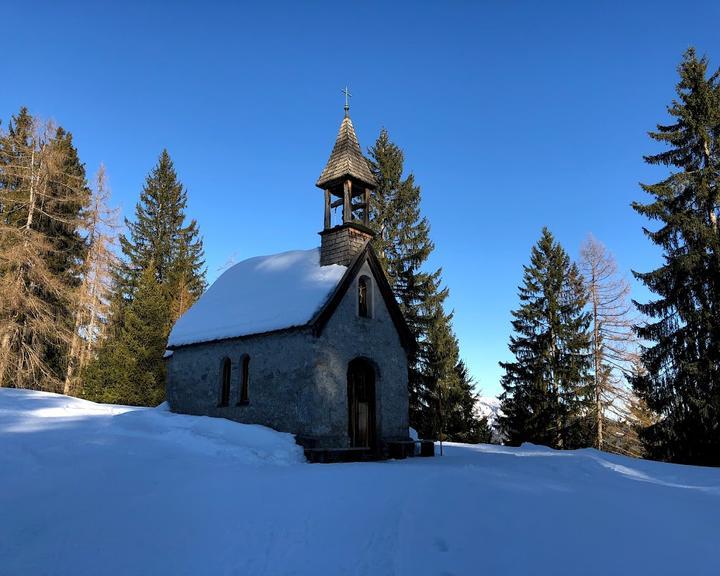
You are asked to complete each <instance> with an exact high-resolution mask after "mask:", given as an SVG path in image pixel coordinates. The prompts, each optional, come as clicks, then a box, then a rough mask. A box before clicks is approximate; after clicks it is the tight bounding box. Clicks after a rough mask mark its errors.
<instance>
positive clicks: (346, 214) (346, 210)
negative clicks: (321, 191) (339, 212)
mask: <svg viewBox="0 0 720 576" xmlns="http://www.w3.org/2000/svg"><path fill="white" fill-rule="evenodd" d="M351 202H352V182H351V181H350V180H345V184H344V186H343V224H344V223H345V222H350V221H351V220H352V212H351V211H350V203H351Z"/></svg>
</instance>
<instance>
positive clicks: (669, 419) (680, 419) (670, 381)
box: [633, 49, 720, 465]
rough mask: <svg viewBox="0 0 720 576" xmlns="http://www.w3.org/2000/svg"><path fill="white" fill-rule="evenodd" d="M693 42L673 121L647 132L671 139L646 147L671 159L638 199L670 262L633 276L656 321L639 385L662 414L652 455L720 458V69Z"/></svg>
mask: <svg viewBox="0 0 720 576" xmlns="http://www.w3.org/2000/svg"><path fill="white" fill-rule="evenodd" d="M707 69H708V62H707V59H706V58H704V57H703V58H700V59H698V57H697V55H696V54H695V51H694V50H693V49H690V50H688V51H687V52H686V53H685V55H684V57H683V60H682V63H681V64H680V66H679V68H678V72H679V75H680V81H679V82H678V84H677V88H676V91H677V99H675V100H673V102H672V104H671V105H670V106H669V107H668V113H669V114H670V116H672V117H673V123H672V124H667V125H662V124H661V125H658V126H657V130H656V131H654V132H650V137H651V138H652V139H653V140H655V141H657V142H661V143H663V144H666V145H667V146H668V147H669V149H668V150H666V151H664V152H661V153H659V154H653V155H650V156H646V157H645V161H646V162H647V163H649V164H652V165H664V166H668V167H670V168H672V169H673V171H672V172H671V173H670V175H669V176H668V177H667V178H665V179H664V180H662V181H660V182H658V183H656V184H643V185H642V188H643V190H644V191H645V192H647V193H648V194H650V196H652V199H651V201H650V202H649V203H647V204H642V203H640V202H635V203H633V208H634V209H635V210H636V211H637V212H639V213H640V214H642V215H644V216H646V217H648V218H649V219H650V220H656V221H658V222H659V223H660V227H659V228H658V229H657V230H655V231H651V230H648V229H645V234H646V235H647V236H648V237H649V238H650V240H651V241H652V242H653V243H654V244H656V245H658V246H659V247H660V248H661V249H662V252H663V258H664V263H663V265H662V266H660V267H659V268H657V269H656V270H653V271H651V272H645V273H640V272H636V273H635V276H636V277H637V278H638V279H639V280H640V281H642V282H643V283H644V284H645V285H646V286H647V287H648V288H649V289H650V290H651V291H652V292H654V293H655V294H656V295H657V298H656V299H655V300H651V301H650V302H648V303H645V304H637V305H638V308H639V310H640V311H641V312H642V313H643V314H645V315H647V316H649V317H650V318H651V319H653V320H654V321H649V322H648V323H646V324H644V325H640V326H638V328H637V332H638V335H639V336H640V337H641V338H642V339H644V340H646V341H648V342H649V343H650V344H649V345H648V346H647V347H645V348H643V350H642V353H641V357H642V362H643V365H644V367H645V368H646V372H644V373H641V374H639V375H638V376H636V377H635V378H634V379H633V386H634V389H635V390H636V391H637V393H638V395H639V396H640V398H641V399H643V400H644V401H646V402H647V405H648V407H649V408H650V409H651V410H653V411H655V412H657V413H658V414H659V417H660V419H659V421H658V422H657V423H656V424H655V425H653V426H650V427H649V428H647V429H646V430H644V431H643V433H642V439H643V441H644V443H645V447H646V449H647V450H648V452H649V454H650V455H651V456H652V457H653V458H661V459H667V460H671V461H674V462H684V463H694V464H710V465H720V224H719V220H720V82H719V80H720V71H719V72H715V73H714V74H712V75H711V76H708V71H707Z"/></svg>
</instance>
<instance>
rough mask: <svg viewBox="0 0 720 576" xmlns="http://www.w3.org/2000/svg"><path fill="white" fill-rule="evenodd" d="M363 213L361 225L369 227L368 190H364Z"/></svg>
mask: <svg viewBox="0 0 720 576" xmlns="http://www.w3.org/2000/svg"><path fill="white" fill-rule="evenodd" d="M364 200H365V212H364V213H363V224H365V226H370V188H365V198H364Z"/></svg>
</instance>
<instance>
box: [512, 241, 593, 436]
mask: <svg viewBox="0 0 720 576" xmlns="http://www.w3.org/2000/svg"><path fill="white" fill-rule="evenodd" d="M523 268H524V274H523V285H522V286H520V287H519V289H518V290H519V297H520V307H519V308H518V309H517V310H514V311H513V312H512V315H513V318H514V320H513V321H512V325H513V330H514V334H513V335H512V336H511V337H510V346H509V347H510V351H511V352H512V353H513V355H514V356H515V360H514V361H513V362H501V363H500V366H501V367H502V368H503V369H504V370H505V375H504V376H503V378H502V381H501V384H502V387H503V393H502V395H501V397H500V399H501V407H502V411H503V413H504V416H502V417H501V418H500V425H501V427H502V429H503V432H504V434H505V436H506V437H507V439H508V443H509V444H515V445H517V444H520V443H522V442H534V443H536V444H544V445H546V446H551V447H553V448H575V447H578V446H588V445H591V444H592V423H593V420H594V415H593V408H594V405H593V397H592V386H591V379H590V361H591V358H590V354H589V347H590V334H589V331H588V325H589V321H590V318H589V314H588V313H587V312H585V311H584V308H585V305H586V296H585V293H584V289H583V282H582V277H581V275H580V273H579V272H578V269H577V267H576V266H575V265H574V264H572V263H571V262H570V258H569V257H568V255H567V253H566V252H565V250H564V249H563V248H562V246H560V244H559V243H557V242H556V241H555V239H554V237H553V236H552V234H551V233H550V231H549V230H548V229H547V228H543V231H542V236H541V238H540V240H539V241H538V243H537V245H535V246H533V248H532V251H531V255H530V265H529V266H524V267H523Z"/></svg>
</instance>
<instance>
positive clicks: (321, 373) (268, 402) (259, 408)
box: [167, 104, 414, 452]
mask: <svg viewBox="0 0 720 576" xmlns="http://www.w3.org/2000/svg"><path fill="white" fill-rule="evenodd" d="M348 110H349V107H348V106H347V104H346V106H345V118H344V119H343V121H342V123H341V125H340V131H339V132H338V135H337V138H336V140H335V145H334V147H333V149H332V153H331V154H330V158H329V160H328V162H327V165H326V166H325V168H324V169H323V171H322V173H321V174H320V178H319V179H318V181H317V183H316V186H317V187H318V188H320V189H321V190H322V192H323V195H324V226H323V230H322V231H321V232H320V247H319V248H314V249H311V250H298V251H291V252H284V253H281V254H275V255H271V256H259V257H256V258H250V259H248V260H245V261H243V262H240V263H238V264H236V265H234V266H233V267H231V268H229V269H228V270H226V271H225V272H224V273H223V274H222V275H221V276H220V277H219V278H218V279H217V280H216V281H215V282H214V283H213V285H212V286H211V287H210V288H209V289H208V290H207V291H206V292H205V294H203V296H202V297H201V298H200V299H199V300H198V301H197V302H196V303H195V305H194V306H192V307H191V308H190V309H189V310H188V311H187V312H186V313H185V314H184V315H183V316H182V317H181V318H180V319H179V320H178V321H177V323H176V324H175V326H174V327H173V329H172V332H171V333H170V337H169V340H168V350H169V352H168V382H167V400H168V402H169V404H170V408H171V410H173V411H174V412H180V413H186V414H199V415H208V416H219V417H223V418H229V419H231V420H236V421H238V422H243V423H248V424H262V425H265V426H269V427H271V428H274V429H276V430H280V431H284V432H290V433H292V434H295V435H296V437H297V439H298V442H300V443H301V444H303V445H304V446H305V447H306V448H316V449H325V448H330V449H332V448H365V449H367V450H369V451H374V452H382V451H383V450H384V448H385V447H386V446H387V444H388V443H389V442H394V441H407V440H408V439H409V438H408V389H407V378H408V360H407V354H408V352H409V351H410V350H411V349H412V347H413V346H414V340H413V338H412V335H411V334H410V332H409V331H408V328H407V325H406V324H405V320H404V319H403V316H402V313H401V311H400V308H399V307H398V304H397V302H396V301H395V298H394V296H393V293H392V290H391V288H390V285H389V284H388V281H387V278H386V277H385V274H384V272H383V269H382V266H381V265H380V263H379V261H378V258H377V256H376V255H375V253H374V251H373V248H372V246H371V244H370V240H371V239H372V237H373V232H372V230H371V229H370V227H369V214H370V199H371V191H372V190H373V189H374V188H375V185H376V183H375V178H374V176H373V174H372V172H371V171H370V169H369V167H368V163H367V160H366V159H365V157H364V156H363V154H362V152H361V149H360V144H359V143H358V139H357V136H356V134H355V129H354V128H353V124H352V121H351V120H350V116H349V113H348ZM338 208H339V209H341V210H340V212H341V218H340V221H339V222H338V223H336V224H333V222H332V219H333V218H332V217H333V210H334V209H338Z"/></svg>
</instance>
